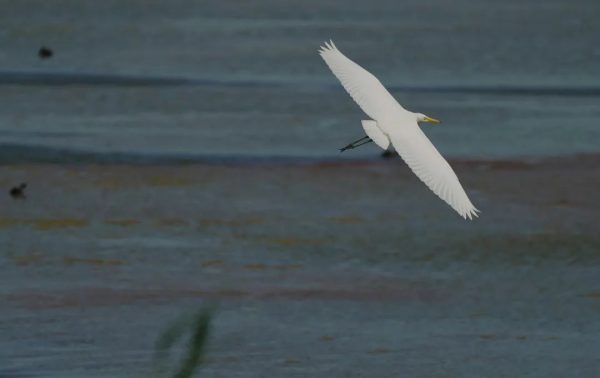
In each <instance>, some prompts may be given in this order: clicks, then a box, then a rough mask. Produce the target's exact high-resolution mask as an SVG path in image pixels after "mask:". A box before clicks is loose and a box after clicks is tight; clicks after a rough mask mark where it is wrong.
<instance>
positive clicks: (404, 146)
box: [389, 121, 479, 219]
mask: <svg viewBox="0 0 600 378" xmlns="http://www.w3.org/2000/svg"><path fill="white" fill-rule="evenodd" d="M405 122H406V121H404V123H405ZM389 129H390V134H389V135H390V139H391V141H392V145H393V146H394V148H395V149H396V151H397V152H398V153H399V154H400V156H401V157H402V159H403V160H404V161H405V162H406V164H407V165H408V166H409V167H410V169H411V170H412V171H413V172H414V173H415V174H416V175H417V177H419V179H421V181H423V182H424V183H425V184H426V185H427V186H428V187H429V189H431V190H432V191H433V192H434V193H435V194H437V195H438V197H440V198H441V199H443V200H444V201H446V203H448V205H450V206H451V207H452V208H453V209H454V210H456V211H457V212H458V213H459V214H460V215H461V216H462V217H463V218H465V219H467V218H469V219H473V217H477V216H478V215H477V213H478V212H479V210H477V209H476V208H475V206H473V204H472V203H471V201H470V200H469V197H467V194H466V193H465V191H464V189H463V187H462V186H461V185H460V182H459V181H458V177H456V173H454V171H453V170H452V167H450V164H448V162H447V161H446V160H445V159H444V158H443V157H442V155H440V153H439V152H438V150H437V149H436V148H435V146H434V145H433V144H432V143H431V141H430V140H429V139H428V138H427V136H426V135H425V134H424V133H423V131H421V128H420V127H419V125H417V123H416V122H414V124H408V125H406V124H403V125H402V127H395V128H391V127H390V128H389Z"/></svg>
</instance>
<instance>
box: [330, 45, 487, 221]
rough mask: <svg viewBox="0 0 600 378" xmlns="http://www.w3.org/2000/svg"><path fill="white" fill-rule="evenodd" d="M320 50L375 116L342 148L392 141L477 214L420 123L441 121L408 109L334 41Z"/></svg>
mask: <svg viewBox="0 0 600 378" xmlns="http://www.w3.org/2000/svg"><path fill="white" fill-rule="evenodd" d="M319 54H320V55H321V57H322V58H323V60H325V63H327V65H328V66H329V68H330V69H331V71H332V72H333V74H334V75H335V76H336V77H337V78H338V80H339V81H340V82H341V83H342V85H343V87H344V88H345V89H346V91H347V92H348V93H349V94H350V96H351V97H352V98H353V99H354V101H355V102H356V103H357V104H358V106H360V108H361V109H362V110H363V111H364V112H365V113H366V114H367V115H368V116H369V117H370V118H371V119H370V120H364V121H362V126H363V128H364V129H365V132H366V133H367V135H368V137H364V138H362V139H359V140H357V141H356V142H354V143H351V144H350V145H348V146H346V147H344V148H343V149H342V150H344V149H348V148H354V147H357V146H359V145H362V144H364V143H368V142H370V141H371V140H372V141H373V142H375V143H376V144H377V145H378V146H379V147H381V148H383V149H384V150H385V149H387V148H388V147H389V146H390V143H391V144H392V146H393V147H394V148H395V149H396V151H397V152H398V154H399V155H400V156H401V157H402V159H403V160H404V161H405V162H406V164H407V165H408V166H409V167H410V169H411V170H412V171H413V172H414V173H415V174H416V175H417V177H419V179H421V181H423V182H424V183H425V185H427V186H428V187H429V189H431V190H432V191H433V192H434V193H435V194H437V195H438V197H440V198H441V199H443V200H444V201H445V202H446V203H447V204H448V205H450V206H451V207H452V208H453V209H454V210H456V211H457V212H458V213H459V214H460V215H461V216H462V217H463V218H464V219H467V218H469V219H473V217H477V216H478V215H477V213H478V212H479V210H477V209H476V208H475V206H473V204H472V203H471V201H470V200H469V197H467V194H466V193H465V191H464V189H463V188H462V186H461V185H460V182H459V181H458V177H456V174H455V173H454V171H453V170H452V168H451V167H450V165H449V164H448V162H447V161H446V160H445V159H444V158H443V157H442V155H440V153H439V152H438V150H437V149H436V148H435V147H434V146H433V144H432V143H431V142H430V141H429V139H427V136H425V134H424V133H423V131H421V129H420V127H419V125H418V123H419V122H431V123H439V121H438V120H436V119H434V118H431V117H428V116H426V115H424V114H421V113H413V112H410V111H408V110H406V109H404V108H403V107H402V106H401V105H400V104H399V103H398V102H397V101H396V100H395V99H394V97H393V96H392V95H391V94H390V93H389V92H388V91H387V89H385V87H384V86H383V85H382V84H381V82H380V81H379V80H377V78H376V77H375V76H373V75H372V74H371V73H370V72H368V71H367V70H365V69H364V68H362V67H361V66H359V65H358V64H356V63H354V62H353V61H352V60H350V59H348V58H347V57H346V56H345V55H344V54H342V53H341V52H340V51H339V50H338V49H337V47H336V46H335V45H334V43H333V41H329V42H325V46H321V49H320V50H319Z"/></svg>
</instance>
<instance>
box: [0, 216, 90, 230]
mask: <svg viewBox="0 0 600 378" xmlns="http://www.w3.org/2000/svg"><path fill="white" fill-rule="evenodd" d="M88 224H89V222H88V220H87V219H82V218H38V219H18V218H0V228H5V227H14V226H21V225H25V226H33V227H35V228H37V229H38V230H53V229H62V228H74V227H85V226H87V225H88Z"/></svg>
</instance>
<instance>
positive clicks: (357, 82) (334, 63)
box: [319, 41, 402, 120]
mask: <svg viewBox="0 0 600 378" xmlns="http://www.w3.org/2000/svg"><path fill="white" fill-rule="evenodd" d="M319 54H321V57H322V58H323V60H325V63H327V65H328V66H329V68H330V69H331V71H332V72H333V74H334V75H335V76H336V77H337V78H338V80H339V81H340V82H341V83H342V85H343V86H344V89H346V91H347V92H348V93H349V94H350V96H351V97H352V98H353V99H354V101H356V103H357V104H358V106H360V108H361V109H362V110H363V111H364V112H365V113H367V115H368V116H369V117H371V118H372V119H374V120H379V119H382V118H384V117H385V116H386V115H389V113H390V110H394V109H398V108H400V109H402V107H401V106H400V104H398V102H397V101H396V100H395V99H394V97H393V96H392V95H391V94H390V92H388V91H387V89H385V87H384V86H383V85H382V84H381V82H380V81H379V80H377V78H376V77H375V76H373V75H372V74H371V73H370V72H369V71H367V70H365V69H364V68H362V67H361V66H359V65H358V64H356V63H354V62H353V61H351V60H350V59H348V58H346V56H345V55H344V54H342V53H341V52H340V50H338V49H337V48H336V47H335V45H334V44H333V42H332V41H330V42H325V46H321V49H320V50H319Z"/></svg>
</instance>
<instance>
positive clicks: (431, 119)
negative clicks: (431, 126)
mask: <svg viewBox="0 0 600 378" xmlns="http://www.w3.org/2000/svg"><path fill="white" fill-rule="evenodd" d="M425 122H430V123H440V121H439V120H437V119H435V118H431V117H427V116H425Z"/></svg>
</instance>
